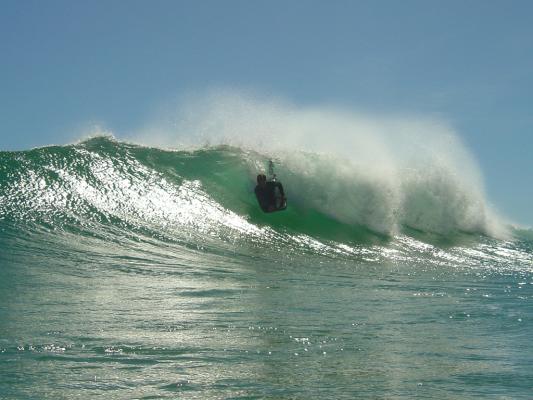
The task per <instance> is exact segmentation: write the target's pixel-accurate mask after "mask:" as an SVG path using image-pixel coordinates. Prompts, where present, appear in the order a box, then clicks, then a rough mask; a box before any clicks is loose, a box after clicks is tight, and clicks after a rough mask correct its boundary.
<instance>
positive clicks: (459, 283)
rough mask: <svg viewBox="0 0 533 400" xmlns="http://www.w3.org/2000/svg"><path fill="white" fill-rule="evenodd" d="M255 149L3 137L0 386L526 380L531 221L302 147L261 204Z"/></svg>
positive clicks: (440, 182) (157, 392) (337, 393)
mask: <svg viewBox="0 0 533 400" xmlns="http://www.w3.org/2000/svg"><path fill="white" fill-rule="evenodd" d="M268 158H269V157H268V156H267V155H265V154H260V153H258V152H255V151H251V150H245V149H241V148H239V147H231V146H211V147H209V146H206V147H202V148H196V149H187V150H185V149H183V150H179V149H178V150H163V149H157V148H149V147H143V146H140V145H135V144H131V143H124V142H119V141H117V140H114V139H113V138H111V137H96V138H92V139H90V140H86V141H84V142H81V143H78V144H74V145H67V146H52V147H44V148H39V149H33V150H29V151H20V152H0V398H1V399H72V398H82V399H89V398H103V399H157V398H171V399H172V398H176V399H241V398H242V399H259V398H271V399H413V398H420V399H425V398H432V399H473V398H483V399H531V398H533V345H532V337H533V233H532V231H531V230H527V229H518V228H513V227H511V226H507V225H505V224H497V223H496V222H494V220H493V219H492V218H491V217H489V212H488V210H487V209H485V206H484V203H483V201H481V200H480V199H479V197H476V196H473V195H472V194H471V193H469V191H468V190H465V189H464V187H461V186H460V185H457V184H456V183H455V182H456V180H455V178H454V177H453V176H451V175H450V176H448V175H446V174H444V175H442V174H441V175H435V174H433V175H432V178H431V179H422V178H421V176H422V175H420V174H419V175H416V174H414V173H413V171H407V170H406V171H404V172H405V175H404V176H405V179H402V180H401V181H400V182H398V180H397V179H396V180H395V185H396V186H391V187H393V188H396V189H394V190H392V189H391V188H390V187H389V188H384V187H383V185H382V184H373V182H371V181H369V180H367V179H365V177H364V176H360V175H357V174H356V173H354V172H353V171H347V173H346V174H341V173H336V172H335V171H343V170H346V168H347V165H346V164H342V162H341V161H339V160H335V159H331V158H328V157H326V158H324V157H323V156H321V155H319V154H304V153H302V154H292V155H291V157H289V156H288V155H286V156H285V157H280V159H278V160H276V173H277V174H278V178H279V179H280V180H281V181H282V183H283V184H284V186H285V191H286V193H287V196H288V199H289V200H288V204H289V206H288V209H287V210H286V211H284V212H279V213H273V214H263V213H262V212H261V211H260V210H259V208H258V206H257V203H256V200H255V198H254V194H253V188H254V179H255V175H256V174H257V173H258V171H261V169H262V168H263V169H264V168H265V166H266V165H267V162H268ZM291 160H292V161H291ZM294 160H297V161H298V162H296V161H294ZM423 176H425V177H426V178H427V175H423ZM398 185H399V186H398ZM393 192H394V193H393ZM399 194H401V196H400V195H399ZM391 198H393V199H395V200H394V201H391ZM496 225H498V226H496Z"/></svg>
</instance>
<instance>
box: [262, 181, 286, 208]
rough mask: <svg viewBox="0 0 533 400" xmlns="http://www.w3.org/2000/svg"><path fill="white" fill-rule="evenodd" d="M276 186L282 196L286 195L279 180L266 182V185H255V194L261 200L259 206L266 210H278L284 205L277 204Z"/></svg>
mask: <svg viewBox="0 0 533 400" xmlns="http://www.w3.org/2000/svg"><path fill="white" fill-rule="evenodd" d="M276 188H278V189H279V192H280V194H281V196H282V197H285V193H284V192H283V186H282V185H281V183H279V182H272V181H269V182H266V184H265V186H259V185H257V186H256V187H255V196H256V197H257V201H258V202H259V206H260V207H261V209H262V210H263V211H264V212H271V211H276V210H278V209H279V208H282V207H283V204H279V205H278V204H276Z"/></svg>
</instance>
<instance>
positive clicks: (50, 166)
mask: <svg viewBox="0 0 533 400" xmlns="http://www.w3.org/2000/svg"><path fill="white" fill-rule="evenodd" d="M274 156H275V157H274V159H275V161H276V173H277V174H278V177H279V179H280V180H281V181H282V182H283V184H284V186H285V190H286V194H287V196H288V199H289V202H288V204H289V205H288V208H287V210H286V211H283V212H278V213H272V214H264V213H263V212H262V211H261V210H260V209H259V207H258V205H257V202H256V199H255V196H254V192H253V189H254V185H255V176H256V174H257V173H258V172H263V171H264V169H265V167H266V165H267V162H268V159H269V157H268V156H267V155H264V154H260V153H257V152H254V151H249V150H244V149H240V148H236V147H229V146H218V147H212V148H203V149H197V150H194V151H167V150H161V149H157V148H147V147H142V146H137V145H133V144H127V143H121V142H117V141H115V140H113V139H112V138H108V137H97V138H93V139H90V140H88V141H85V142H82V143H80V144H77V145H70V146H54V147H46V148H39V149H34V150H30V151H24V152H3V153H0V158H1V167H0V218H1V220H2V221H3V225H4V226H10V227H15V228H17V227H26V229H36V228H35V227H40V228H42V229H50V230H58V229H59V230H62V231H65V232H70V233H71V234H73V235H79V236H80V237H100V238H106V237H107V238H108V237H116V235H120V236H124V237H136V236H137V235H142V237H143V238H152V239H153V238H156V239H161V240H164V241H167V242H168V241H178V242H179V243H180V244H183V245H185V246H189V247H192V248H196V247H202V246H207V247H210V248H212V249H221V248H228V246H229V247H231V246H237V247H239V246H240V247H243V246H244V247H246V246H249V245H250V244H252V245H254V244H258V245H264V246H265V247H269V246H270V247H272V246H273V247H276V248H279V247H281V248H289V249H291V248H294V247H296V248H301V247H302V246H303V247H305V248H306V249H308V250H309V251H315V250H316V251H324V247H323V246H326V244H327V246H330V250H331V248H334V249H337V250H338V249H341V250H338V251H341V252H342V251H346V249H344V246H362V245H364V246H367V247H368V245H374V244H376V245H382V244H386V243H389V242H391V241H394V240H395V239H394V238H397V237H398V235H400V236H401V237H411V238H413V239H416V240H422V241H425V242H429V243H432V244H438V245H446V246H448V245H453V244H454V243H457V242H463V243H464V242H468V241H477V240H478V239H477V238H479V235H480V234H481V235H482V236H483V235H490V232H489V230H488V228H487V226H488V225H487V221H486V215H485V210H484V206H483V203H482V201H481V200H480V199H479V198H478V197H476V196H475V195H472V194H471V193H469V192H468V190H462V189H461V188H460V187H459V186H454V185H455V182H454V180H453V177H452V178H450V177H447V176H445V175H439V176H438V179H433V180H430V179H428V178H427V177H423V176H417V175H413V174H411V175H409V174H407V173H406V176H405V177H402V179H395V180H393V181H394V182H393V183H392V184H390V182H385V181H372V180H370V179H368V178H367V177H365V176H362V175H361V174H360V173H356V172H354V170H351V169H350V168H349V165H348V164H347V163H345V162H343V160H339V159H333V158H331V157H326V156H323V155H319V154H309V153H292V154H276V155H274ZM314 241H317V242H316V243H315V242H314ZM327 246H326V247H327ZM331 246H332V247H331ZM343 249H344V250H343ZM337 250H334V252H337Z"/></svg>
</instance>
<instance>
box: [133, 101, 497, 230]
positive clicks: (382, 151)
mask: <svg viewBox="0 0 533 400" xmlns="http://www.w3.org/2000/svg"><path fill="white" fill-rule="evenodd" d="M134 141H136V142H140V143H143V144H147V145H152V146H159V147H171V148H183V147H184V146H187V147H191V146H192V147H202V146H205V145H206V144H207V145H217V144H229V145H232V146H236V147H239V148H242V149H249V150H253V151H255V152H257V153H259V154H263V155H264V156H265V157H267V158H272V159H274V160H275V161H276V162H277V164H278V165H279V170H278V172H279V174H280V176H283V180H284V183H285V184H286V186H287V190H288V192H289V193H290V195H291V200H292V201H293V202H296V203H297V204H299V205H302V206H308V207H311V208H314V209H317V210H319V211H320V212H324V213H326V214H328V215H330V216H332V217H334V218H336V219H338V220H340V221H343V222H347V223H351V224H361V225H365V226H369V227H370V228H371V229H373V230H377V231H379V232H384V233H387V234H393V233H395V232H398V231H399V230H400V229H401V226H409V227H412V228H415V229H420V230H422V231H430V232H436V233H442V234H447V233H450V232H453V231H467V232H482V233H485V234H488V235H491V236H496V237H505V236H506V235H507V231H506V228H505V227H504V224H503V223H502V222H501V219H500V217H498V216H497V214H496V212H495V211H494V210H493V209H492V208H491V207H490V205H489V204H488V201H487V199H486V196H485V191H484V187H483V181H482V177H481V173H480V171H479V168H478V166H477V164H476V162H475V160H474V158H473V157H472V155H471V154H470V153H469V151H468V150H467V149H466V147H465V146H464V144H463V143H462V141H461V139H460V137H459V136H458V135H457V134H456V133H455V132H454V130H453V129H452V127H450V126H449V124H447V123H446V122H444V121H442V120H439V119H436V118H428V117H422V116H401V115H377V114H363V113H360V112H354V111H351V110H348V109H346V108H342V107H332V106H324V107H316V106H315V107H311V106H309V107H301V106H297V105H295V104H293V103H290V102H288V101H286V100H284V99H279V98H276V99H274V98H261V97H259V96H255V95H253V94H249V93H243V92H236V91H231V90H222V91H213V92H210V93H208V94H206V95H201V96H193V97H187V98H184V99H182V101H181V102H180V104H179V106H178V107H177V109H176V110H173V111H169V110H167V111H166V113H163V114H162V115H160V116H159V117H158V118H156V119H155V121H154V122H153V123H151V124H149V125H148V126H147V127H146V128H145V129H143V130H142V131H141V132H140V133H138V134H137V135H135V137H134ZM251 169H252V171H251V173H250V175H253V173H254V172H256V171H257V172H258V171H259V170H261V169H264V160H262V161H261V160H256V162H255V165H252V166H251Z"/></svg>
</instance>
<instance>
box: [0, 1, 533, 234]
mask: <svg viewBox="0 0 533 400" xmlns="http://www.w3.org/2000/svg"><path fill="white" fill-rule="evenodd" d="M0 5H1V11H0V57H1V60H2V61H1V62H0V120H1V130H0V149H2V150H15V149H25V148H30V147H35V146H40V145H46V144H52V143H54V144H62V143H65V142H67V141H69V140H72V137H73V134H74V133H75V132H80V131H81V130H83V128H84V127H87V126H89V125H91V124H100V125H103V126H105V127H106V128H108V129H110V130H112V131H113V132H116V133H119V134H120V133H127V132H128V131H132V130H135V129H138V128H139V126H141V125H142V124H143V123H145V122H146V120H147V119H148V118H149V117H150V115H152V114H153V112H154V110H155V109H157V108H158V107H160V106H161V105H163V104H165V103H167V102H171V101H173V99H175V98H176V96H179V95H180V94H181V93H184V92H194V91H201V90H206V89H209V88H210V87H219V86H224V87H236V88H253V89H254V90H255V91H256V92H259V93H264V94H265V95H266V96H269V95H275V96H284V97H286V98H288V99H290V100H291V101H293V102H295V103H296V104H301V105H304V106H305V105H320V104H330V103H334V104H341V105H343V106H344V107H353V108H354V109H358V110H368V111H369V112H373V113H392V114H394V113H399V114H419V115H429V116H432V115H435V116H438V117H439V118H442V119H444V120H446V121H448V122H450V123H451V124H452V126H453V127H454V128H455V129H456V130H457V131H458V132H459V134H460V135H461V137H462V138H463V140H464V142H465V143H466V145H467V147H468V148H469V150H470V151H471V152H472V153H473V154H474V156H475V157H476V159H477V160H478V162H479V164H480V166H481V169H482V171H483V174H484V177H485V184H486V188H487V192H488V196H489V199H490V201H491V202H492V203H493V204H494V205H495V206H496V207H497V209H499V210H500V211H501V212H502V213H503V214H504V215H507V216H509V217H510V218H511V219H513V220H514V221H517V222H521V223H524V224H528V225H533V211H532V209H531V204H533V185H532V176H533V150H532V149H533V113H532V112H531V111H532V105H533V73H532V71H533V24H532V23H531V21H533V2H531V1H469V0H461V1H431V0H427V1H411V0H407V1H393V0H390V1H379V0H374V1H355V0H354V1H301V0H298V1H163V0H158V1H125V0H123V1H98V0H93V1H72V0H69V1H52V0H50V1H46V2H45V1H20V0H17V1H11V0H2V1H1V3H0ZM119 136H120V135H119Z"/></svg>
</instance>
